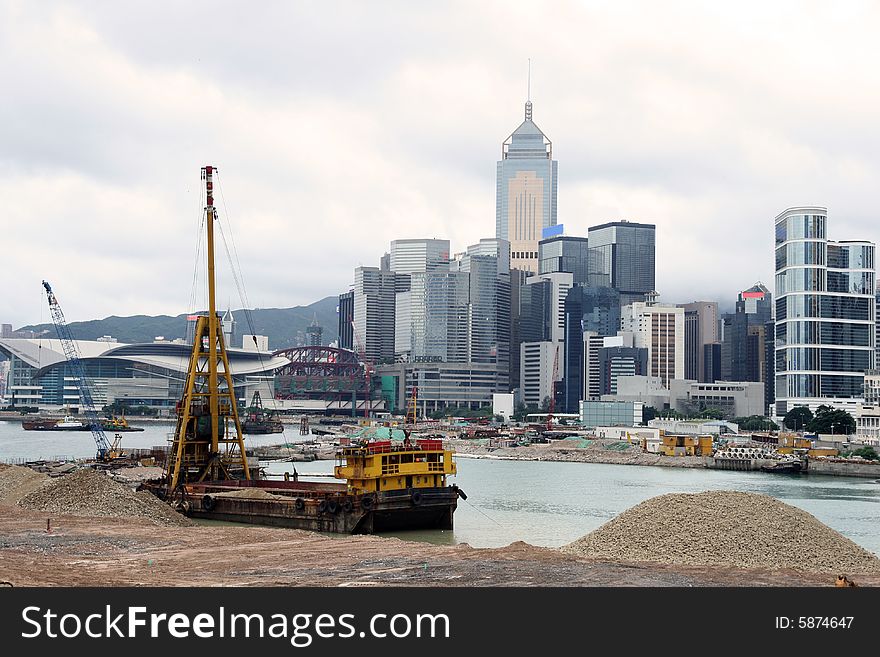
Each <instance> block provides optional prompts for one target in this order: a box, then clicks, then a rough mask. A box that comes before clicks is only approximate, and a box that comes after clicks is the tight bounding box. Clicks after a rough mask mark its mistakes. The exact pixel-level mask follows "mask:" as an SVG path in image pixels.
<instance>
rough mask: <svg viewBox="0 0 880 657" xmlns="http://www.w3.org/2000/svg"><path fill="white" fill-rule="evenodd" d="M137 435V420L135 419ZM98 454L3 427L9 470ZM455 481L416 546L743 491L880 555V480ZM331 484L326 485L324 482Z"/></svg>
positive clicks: (147, 439)
mask: <svg viewBox="0 0 880 657" xmlns="http://www.w3.org/2000/svg"><path fill="white" fill-rule="evenodd" d="M129 421H130V422H131V423H132V425H134V426H137V421H136V420H135V421H132V420H131V419H130V420H129ZM141 426H144V427H145V431H143V432H137V433H126V434H123V441H122V442H123V447H129V448H149V447H151V446H154V445H162V444H166V441H167V435H168V433H169V432H170V431H171V430H172V428H173V426H172V425H170V424H156V423H144V424H143V425H141ZM303 439H304V438H303V437H302V436H300V435H299V427H298V426H293V425H291V426H287V427H286V428H285V432H284V433H283V434H274V435H265V436H248V437H247V439H246V444H247V445H248V446H249V447H250V446H257V445H274V444H278V443H283V442H285V441H287V442H291V443H295V442H300V441H302V440H303ZM94 451H95V445H94V441H93V440H92V437H91V434H90V433H89V432H61V433H54V432H53V433H50V432H35V431H24V430H23V429H21V425H20V424H19V423H18V422H14V421H9V422H5V421H0V461H6V460H19V459H36V458H54V457H61V456H67V457H88V456H92V455H93V454H94ZM457 463H458V475H457V476H456V477H453V478H452V480H451V482H452V483H456V484H458V485H459V486H460V487H461V488H462V489H463V490H464V491H465V492H466V493H467V495H468V499H467V500H466V501H465V500H459V503H458V509H457V511H456V512H455V529H454V530H453V531H446V532H444V531H439V530H436V531H419V532H399V533H396V534H393V535H394V536H398V537H400V538H405V539H409V540H420V541H429V542H433V543H444V544H452V543H468V544H470V545H472V546H474V547H500V546H503V545H507V544H509V543H511V542H514V541H525V542H526V543H531V544H533V545H541V546H546V547H558V546H560V545H564V544H565V543H568V542H570V541H573V540H575V539H576V538H578V537H580V536H582V535H584V534H586V533H588V532H590V531H592V530H594V529H596V528H597V527H599V526H600V525H602V524H603V523H605V522H607V521H608V520H610V519H611V518H613V517H614V516H616V515H617V514H619V513H621V512H622V511H624V510H626V509H628V508H630V507H632V506H635V505H636V504H638V503H640V502H643V501H644V500H646V499H648V498H651V497H654V496H656V495H662V494H664V493H695V492H700V491H705V490H735V491H743V492H749V493H761V494H764V495H770V496H772V497H775V498H778V499H780V500H781V501H783V502H785V503H787V504H791V505H793V506H796V507H799V508H801V509H803V510H805V511H807V512H809V513H811V514H813V515H814V516H816V517H817V518H818V519H819V520H820V521H821V522H823V523H825V524H826V525H828V526H829V527H831V528H833V529H835V530H837V531H839V532H840V533H841V534H843V535H844V536H846V537H848V538H850V539H851V540H852V541H854V542H855V543H857V544H859V545H861V546H862V547H864V548H866V549H868V550H870V551H872V552H874V553H875V554H880V483H878V482H877V481H875V480H873V479H860V478H850V477H829V476H820V475H779V474H767V473H762V472H729V471H722V470H708V469H701V468H696V469H693V468H674V467H644V466H627V465H606V464H597V463H560V462H546V461H501V460H491V459H471V458H463V457H459V458H458V459H457ZM333 465H334V464H333V462H332V461H312V462H305V463H303V462H300V463H268V464H265V467H266V472H267V473H269V474H270V475H271V474H276V475H281V474H283V473H284V472H285V471H288V472H292V471H293V468H294V467H295V468H296V470H297V472H298V473H299V475H300V476H303V477H308V475H311V474H317V475H321V474H323V475H327V474H330V473H332V471H333ZM323 480H324V481H326V480H327V479H326V478H323Z"/></svg>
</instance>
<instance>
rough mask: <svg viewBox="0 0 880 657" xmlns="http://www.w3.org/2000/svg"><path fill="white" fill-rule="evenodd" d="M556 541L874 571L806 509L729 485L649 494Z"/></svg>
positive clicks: (579, 547)
mask: <svg viewBox="0 0 880 657" xmlns="http://www.w3.org/2000/svg"><path fill="white" fill-rule="evenodd" d="M561 549H562V551H563V552H567V553H570V554H576V555H580V556H585V557H591V558H597V559H613V560H615V561H636V562H638V561H650V562H659V563H668V564H678V565H695V566H730V567H737V568H771V569H776V568H791V569H794V570H800V571H808V572H818V573H849V574H852V573H865V574H869V573H870V574H877V573H880V559H878V558H877V557H876V556H875V555H873V554H871V553H870V552H868V551H867V550H865V549H863V548H861V547H859V546H858V545H856V544H855V543H853V542H852V541H851V540H849V539H848V538H846V537H844V536H842V535H841V534H839V533H838V532H836V531H834V530H833V529H831V528H830V527H828V526H827V525H824V524H822V523H821V522H819V521H818V520H817V519H816V518H815V517H813V516H812V515H810V514H809V513H807V512H806V511H802V510H801V509H797V508H795V507H793V506H789V505H788V504H784V503H783V502H780V501H779V500H777V499H774V498H772V497H768V496H766V495H755V494H752V493H735V492H729V491H711V492H705V493H697V494H685V493H674V494H669V495H660V496H658V497H653V498H651V499H649V500H646V501H645V502H642V503H641V504H639V505H637V506H634V507H633V508H631V509H629V510H627V511H625V512H623V513H621V514H620V515H619V516H617V517H616V518H614V519H613V520H611V521H609V522H607V523H606V524H604V525H602V526H601V527H599V528H598V529H596V530H595V531H593V532H591V533H589V534H587V535H586V536H583V537H582V538H579V539H578V540H576V541H574V542H573V543H569V544H568V545H566V546H563V547H562V548H561Z"/></svg>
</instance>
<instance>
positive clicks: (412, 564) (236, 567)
mask: <svg viewBox="0 0 880 657" xmlns="http://www.w3.org/2000/svg"><path fill="white" fill-rule="evenodd" d="M46 519H47V515H46V514H45V513H42V512H34V511H27V510H24V509H21V508H18V507H10V506H0V580H2V581H5V582H9V583H11V584H12V585H13V586H833V585H834V579H835V576H833V575H830V574H825V575H821V574H804V573H798V572H794V571H780V570H777V571H767V570H743V569H732V568H722V569H716V568H702V567H678V566H662V565H657V564H636V563H615V562H608V561H594V560H589V559H584V558H581V557H574V556H570V555H565V554H562V553H561V552H559V551H558V550H553V549H548V548H539V547H534V546H531V545H528V544H526V543H513V544H511V545H509V546H507V547H504V548H498V549H475V548H471V547H470V546H468V545H457V546H436V545H430V544H427V543H417V542H409V541H402V540H399V539H396V538H382V537H379V536H344V537H333V536H326V535H322V534H317V533H313V532H307V531H300V530H294V529H275V528H269V527H256V526H254V527H251V526H229V525H222V526H221V525H217V526H197V527H175V528H173V529H172V528H157V527H156V526H155V525H152V524H149V523H147V522H142V521H139V520H135V519H118V518H101V519H96V518H77V517H70V516H67V517H65V516H60V517H53V518H52V530H51V532H47V531H46ZM849 575H851V577H850V578H851V579H855V580H856V581H857V582H858V584H859V585H861V586H880V576H874V577H873V578H868V577H852V574H851V573H850V574H849Z"/></svg>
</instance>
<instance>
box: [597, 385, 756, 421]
mask: <svg viewBox="0 0 880 657" xmlns="http://www.w3.org/2000/svg"><path fill="white" fill-rule="evenodd" d="M611 398H612V396H611V395H609V396H603V397H602V399H611ZM613 398H614V399H617V400H622V401H642V402H644V403H645V404H646V405H648V406H653V407H654V408H656V409H659V410H662V409H673V410H676V411H678V412H680V413H683V414H686V415H690V416H694V415H699V414H700V413H701V412H703V411H706V410H709V409H717V410H719V411H721V412H722V413H723V414H724V417H726V418H735V417H749V416H751V415H764V386H763V384H761V383H760V382H758V381H715V382H714V383H701V382H699V381H689V380H686V379H673V380H671V381H669V382H668V383H663V381H662V380H661V379H660V378H659V377H655V376H621V377H619V378H618V379H617V393H616V394H615V395H613Z"/></svg>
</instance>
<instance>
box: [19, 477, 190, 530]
mask: <svg viewBox="0 0 880 657" xmlns="http://www.w3.org/2000/svg"><path fill="white" fill-rule="evenodd" d="M18 504H19V506H21V507H23V508H25V509H32V510H35V511H49V512H51V513H57V514H65V515H73V516H87V517H98V518H142V519H144V520H147V521H149V522H151V523H153V524H156V525H164V526H186V525H191V524H192V521H191V520H189V519H188V518H186V517H185V516H182V515H180V514H179V513H177V512H175V511H173V510H172V509H171V508H170V507H169V506H168V505H167V504H165V503H164V502H162V501H160V500H159V499H158V498H156V497H154V496H153V495H151V494H150V493H147V492H145V491H140V492H137V493H136V492H134V491H133V490H131V489H130V488H128V487H126V486H124V485H122V484H120V483H118V482H116V481H114V480H113V479H111V478H110V477H108V476H107V475H106V474H104V473H102V472H98V471H95V470H91V469H82V470H77V471H76V472H74V473H73V474H69V475H65V476H64V477H59V478H58V479H53V480H51V482H50V483H48V484H46V485H44V486H41V487H40V488H38V489H37V490H35V491H33V492H31V493H28V494H27V495H25V496H24V497H22V498H21V499H20V500H19V502H18Z"/></svg>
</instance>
